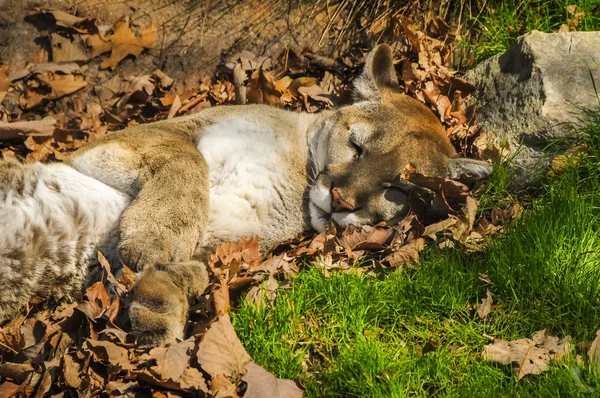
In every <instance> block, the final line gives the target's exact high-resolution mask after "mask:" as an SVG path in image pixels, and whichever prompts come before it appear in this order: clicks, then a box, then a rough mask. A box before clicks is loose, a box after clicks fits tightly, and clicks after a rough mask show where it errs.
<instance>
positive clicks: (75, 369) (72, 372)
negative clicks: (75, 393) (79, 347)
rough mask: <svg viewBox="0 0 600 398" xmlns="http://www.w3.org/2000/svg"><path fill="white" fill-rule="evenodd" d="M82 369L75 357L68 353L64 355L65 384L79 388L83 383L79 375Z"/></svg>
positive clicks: (63, 372) (63, 371)
mask: <svg viewBox="0 0 600 398" xmlns="http://www.w3.org/2000/svg"><path fill="white" fill-rule="evenodd" d="M80 371H81V366H80V364H79V363H78V362H76V361H75V359H74V358H73V357H72V356H71V355H70V354H67V355H65V356H64V357H63V365H62V374H63V376H64V379H65V384H66V385H67V386H68V387H70V388H75V389H77V388H79V386H80V385H81V383H82V382H83V380H82V378H81V376H80V375H79V373H80Z"/></svg>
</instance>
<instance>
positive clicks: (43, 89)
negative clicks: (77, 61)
mask: <svg viewBox="0 0 600 398" xmlns="http://www.w3.org/2000/svg"><path fill="white" fill-rule="evenodd" d="M27 83H28V85H27V89H26V91H25V92H24V93H23V95H22V96H21V97H20V98H19V105H20V106H21V107H22V108H23V109H26V110H27V109H31V108H34V107H36V106H38V105H41V104H42V103H44V102H46V101H49V100H56V99H59V98H62V97H64V96H66V95H70V94H73V93H75V92H77V91H79V90H81V89H82V88H84V87H85V86H87V81H86V80H85V78H84V77H83V76H82V75H63V74H58V73H52V72H44V73H39V74H36V75H35V76H34V78H33V79H30V80H29V81H28V82H27Z"/></svg>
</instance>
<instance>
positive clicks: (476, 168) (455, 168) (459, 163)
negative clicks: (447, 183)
mask: <svg viewBox="0 0 600 398" xmlns="http://www.w3.org/2000/svg"><path fill="white" fill-rule="evenodd" d="M492 171H493V167H492V165H491V164H489V163H487V162H484V161H482V160H475V159H469V158H455V159H452V160H450V169H449V170H448V178H450V179H452V180H459V179H461V178H464V177H470V178H474V179H476V180H477V181H483V180H485V179H487V178H488V177H489V176H490V174H492Z"/></svg>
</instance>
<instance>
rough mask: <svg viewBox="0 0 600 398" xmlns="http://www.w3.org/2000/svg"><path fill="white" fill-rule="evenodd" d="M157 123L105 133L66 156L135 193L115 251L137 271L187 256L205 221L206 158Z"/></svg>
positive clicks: (82, 168) (92, 173) (89, 172)
mask: <svg viewBox="0 0 600 398" xmlns="http://www.w3.org/2000/svg"><path fill="white" fill-rule="evenodd" d="M140 127H143V126H140ZM158 127H160V126H158ZM158 127H156V129H141V128H133V129H128V130H125V131H123V132H122V133H117V134H114V135H111V136H107V137H106V139H103V140H99V141H96V142H95V143H92V144H91V145H90V146H89V147H85V148H83V149H82V150H80V151H79V152H77V153H75V155H74V156H73V158H72V159H71V160H70V163H71V164H72V165H73V167H75V168H76V169H77V170H79V171H81V172H82V173H84V174H86V175H89V176H91V177H93V178H96V179H98V180H100V181H102V182H104V183H105V184H108V185H110V186H113V187H115V188H117V189H120V190H122V191H124V192H128V193H130V194H131V195H133V196H134V197H135V199H134V200H133V202H132V203H131V205H130V206H129V207H128V208H127V209H126V210H125V211H124V212H123V215H122V217H121V224H120V236H119V239H120V243H119V253H120V255H121V260H122V261H123V263H125V264H126V265H127V266H129V267H130V268H133V269H136V270H142V269H143V268H144V267H145V266H150V265H154V264H159V263H163V264H166V263H170V262H179V261H187V260H189V259H190V258H191V257H192V255H193V253H194V250H195V249H196V246H197V244H198V242H200V241H201V239H202V235H203V233H204V231H205V229H206V222H207V219H208V206H209V182H208V166H207V164H206V162H205V160H204V158H203V157H202V155H201V154H200V152H199V151H198V149H197V148H196V147H195V146H194V144H193V142H192V141H191V140H189V139H186V137H184V136H180V135H177V134H174V133H170V132H168V131H162V130H160V129H158Z"/></svg>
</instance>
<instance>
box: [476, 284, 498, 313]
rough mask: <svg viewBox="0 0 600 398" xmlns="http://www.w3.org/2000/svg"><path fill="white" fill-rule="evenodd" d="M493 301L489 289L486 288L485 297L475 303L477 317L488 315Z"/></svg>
mask: <svg viewBox="0 0 600 398" xmlns="http://www.w3.org/2000/svg"><path fill="white" fill-rule="evenodd" d="M493 301H494V300H493V298H492V292H491V291H490V289H486V292H485V297H484V298H482V299H481V304H478V305H477V316H479V318H481V319H485V317H486V316H488V314H489V313H490V311H491V310H492V303H493Z"/></svg>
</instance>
